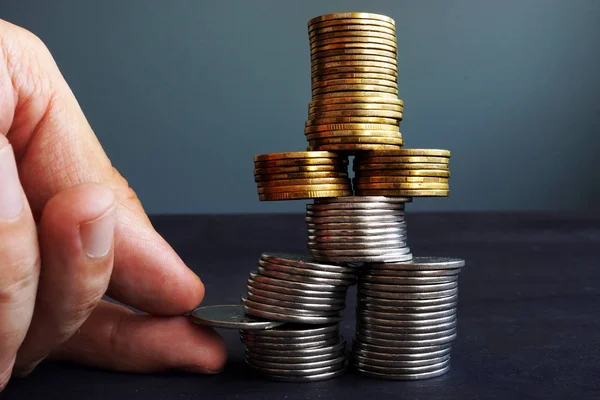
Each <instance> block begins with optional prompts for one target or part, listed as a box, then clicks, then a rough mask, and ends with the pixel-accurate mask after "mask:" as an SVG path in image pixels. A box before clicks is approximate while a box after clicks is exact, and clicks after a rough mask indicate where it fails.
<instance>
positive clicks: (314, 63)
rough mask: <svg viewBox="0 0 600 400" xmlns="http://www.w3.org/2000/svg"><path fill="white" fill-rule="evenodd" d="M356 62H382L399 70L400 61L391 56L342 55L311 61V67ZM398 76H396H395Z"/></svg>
mask: <svg viewBox="0 0 600 400" xmlns="http://www.w3.org/2000/svg"><path fill="white" fill-rule="evenodd" d="M356 61H362V62H365V61H367V62H368V61H371V62H373V61H374V62H382V63H388V64H391V65H393V66H395V67H396V69H398V61H397V60H396V59H394V58H391V57H389V56H373V55H361V54H350V55H345V56H344V55H342V56H330V57H329V56H324V57H320V58H316V59H314V60H312V61H311V63H310V66H311V67H316V66H319V65H321V64H329V63H332V62H356ZM394 75H396V74H394Z"/></svg>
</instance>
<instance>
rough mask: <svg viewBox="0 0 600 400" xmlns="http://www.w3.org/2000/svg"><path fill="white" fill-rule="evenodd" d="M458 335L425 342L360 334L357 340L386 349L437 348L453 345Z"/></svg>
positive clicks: (425, 340)
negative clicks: (436, 346)
mask: <svg viewBox="0 0 600 400" xmlns="http://www.w3.org/2000/svg"><path fill="white" fill-rule="evenodd" d="M456 336H457V335H456V333H453V334H451V335H449V336H445V337H441V338H435V339H423V340H409V339H406V340H405V339H399V340H391V339H381V338H373V337H370V336H367V335H363V334H362V333H360V332H357V333H356V339H357V340H360V341H361V342H364V343H372V344H376V345H379V346H386V347H409V346H418V347H423V346H435V345H438V344H444V343H452V342H454V340H455V339H456Z"/></svg>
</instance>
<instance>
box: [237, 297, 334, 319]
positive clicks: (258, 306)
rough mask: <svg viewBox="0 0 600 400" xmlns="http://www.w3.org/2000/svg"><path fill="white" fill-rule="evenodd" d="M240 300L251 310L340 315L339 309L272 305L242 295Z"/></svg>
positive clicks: (310, 315)
mask: <svg viewBox="0 0 600 400" xmlns="http://www.w3.org/2000/svg"><path fill="white" fill-rule="evenodd" d="M242 302H243V303H244V306H245V307H247V308H251V309H252V310H260V311H266V312H271V313H280V314H287V315H293V316H296V315H302V316H309V317H312V316H315V317H338V316H341V315H342V313H341V312H340V311H315V310H307V309H305V308H301V307H294V308H291V307H281V306H274V305H271V304H265V303H259V302H257V301H254V300H249V299H247V298H245V297H242ZM245 310H246V309H245ZM246 312H248V311H246ZM248 314H251V315H253V314H252V313H250V312H248Z"/></svg>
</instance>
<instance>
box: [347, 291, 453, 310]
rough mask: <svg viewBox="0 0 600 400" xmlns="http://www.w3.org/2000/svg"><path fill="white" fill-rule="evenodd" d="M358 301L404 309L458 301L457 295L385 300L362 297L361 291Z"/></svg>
mask: <svg viewBox="0 0 600 400" xmlns="http://www.w3.org/2000/svg"><path fill="white" fill-rule="evenodd" d="M357 299H358V301H359V302H368V303H369V304H373V305H381V306H394V305H402V306H404V307H432V306H440V305H443V306H445V305H447V304H454V303H457V301H458V294H456V293H455V294H453V295H450V296H447V297H439V298H434V299H420V300H419V299H417V300H411V299H386V298H380V297H371V296H366V295H364V294H363V293H362V292H361V291H359V293H358V298H357Z"/></svg>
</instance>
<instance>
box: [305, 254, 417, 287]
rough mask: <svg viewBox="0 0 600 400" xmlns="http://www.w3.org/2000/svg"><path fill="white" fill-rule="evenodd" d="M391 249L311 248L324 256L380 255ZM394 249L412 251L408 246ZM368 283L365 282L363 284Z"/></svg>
mask: <svg viewBox="0 0 600 400" xmlns="http://www.w3.org/2000/svg"><path fill="white" fill-rule="evenodd" d="M383 250H385V251H389V249H344V250H336V249H334V250H330V249H327V250H314V249H311V253H313V255H314V254H315V253H318V254H320V255H324V256H333V257H335V256H355V257H357V256H380V255H381V254H382V251H383ZM391 250H393V252H394V253H397V254H408V253H410V249H409V248H407V247H404V248H394V249H391ZM364 284H366V283H363V285H364Z"/></svg>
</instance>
